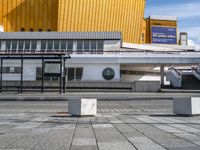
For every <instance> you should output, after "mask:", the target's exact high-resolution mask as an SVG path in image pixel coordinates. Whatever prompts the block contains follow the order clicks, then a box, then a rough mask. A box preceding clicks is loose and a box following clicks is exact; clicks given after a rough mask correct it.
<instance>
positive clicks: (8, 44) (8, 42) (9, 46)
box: [6, 40, 11, 50]
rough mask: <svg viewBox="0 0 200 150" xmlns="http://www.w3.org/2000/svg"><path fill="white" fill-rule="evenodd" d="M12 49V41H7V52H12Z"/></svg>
mask: <svg viewBox="0 0 200 150" xmlns="http://www.w3.org/2000/svg"><path fill="white" fill-rule="evenodd" d="M10 48H11V40H7V41H6V50H10Z"/></svg>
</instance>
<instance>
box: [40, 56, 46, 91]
mask: <svg viewBox="0 0 200 150" xmlns="http://www.w3.org/2000/svg"><path fill="white" fill-rule="evenodd" d="M44 67H45V66H44V57H43V56H42V79H41V82H42V86H41V93H43V92H44Z"/></svg>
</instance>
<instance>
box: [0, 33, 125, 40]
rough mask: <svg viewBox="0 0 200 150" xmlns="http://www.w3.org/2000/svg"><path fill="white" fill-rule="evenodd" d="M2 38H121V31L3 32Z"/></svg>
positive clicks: (0, 37)
mask: <svg viewBox="0 0 200 150" xmlns="http://www.w3.org/2000/svg"><path fill="white" fill-rule="evenodd" d="M0 39H1V40H7V39H11V40H14V39H16V40H18V39H24V40H26V39H36V40H40V39H46V40H48V39H59V40H60V39H63V40H86V39H91V40H121V32H2V33H0Z"/></svg>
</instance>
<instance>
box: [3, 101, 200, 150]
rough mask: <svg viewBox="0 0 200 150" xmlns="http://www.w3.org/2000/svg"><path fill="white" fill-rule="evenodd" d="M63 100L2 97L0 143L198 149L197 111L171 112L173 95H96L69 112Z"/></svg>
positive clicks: (85, 149)
mask: <svg viewBox="0 0 200 150" xmlns="http://www.w3.org/2000/svg"><path fill="white" fill-rule="evenodd" d="M66 109H67V102H64V101H60V102H45V101H43V102H21V101H18V102H3V101H2V102H0V149H6V150H25V149H32V150H43V149H44V150H51V149H52V150H56V149H57V150H68V149H71V150H164V149H169V150H193V149H194V150H199V149H200V117H176V116H173V115H172V101H171V100H166V99H165V100H129V101H125V100H124V101H122V100H121V101H120V100H118V101H99V102H98V116H96V117H94V118H92V117H86V118H73V117H70V116H69V115H67V114H66Z"/></svg>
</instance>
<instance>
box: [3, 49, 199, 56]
mask: <svg viewBox="0 0 200 150" xmlns="http://www.w3.org/2000/svg"><path fill="white" fill-rule="evenodd" d="M61 53H62V54H63V53H65V54H181V55H186V54H200V51H191V50H173V51H168V50H165V51H163V50H162V51H151V50H129V49H127V50H125V49H122V50H56V49H54V50H35V49H33V50H30V49H28V50H6V49H5V50H1V51H0V54H61Z"/></svg>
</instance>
